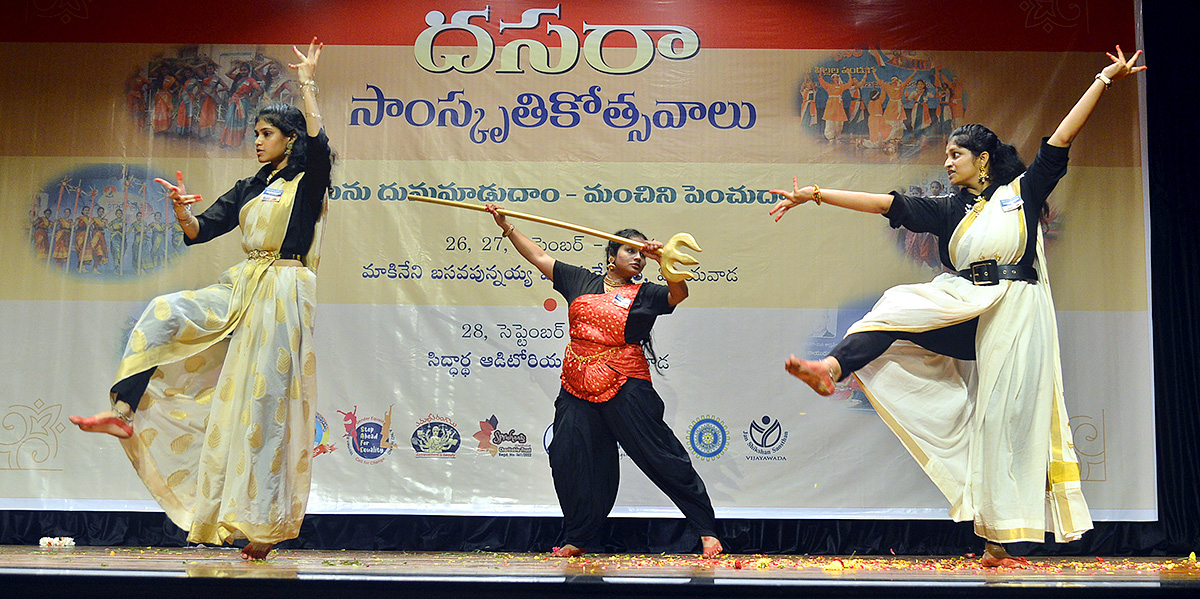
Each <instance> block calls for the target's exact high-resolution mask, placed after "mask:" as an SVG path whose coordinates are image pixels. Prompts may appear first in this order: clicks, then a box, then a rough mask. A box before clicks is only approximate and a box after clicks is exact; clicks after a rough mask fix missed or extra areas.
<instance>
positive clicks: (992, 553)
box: [979, 543, 1029, 568]
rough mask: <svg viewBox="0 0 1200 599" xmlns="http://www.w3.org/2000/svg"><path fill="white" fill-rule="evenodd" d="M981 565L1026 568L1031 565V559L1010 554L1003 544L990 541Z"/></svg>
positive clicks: (985, 566) (980, 561)
mask: <svg viewBox="0 0 1200 599" xmlns="http://www.w3.org/2000/svg"><path fill="white" fill-rule="evenodd" d="M979 565H981V566H983V567H984V568H1024V567H1026V566H1028V565H1029V560H1027V559H1025V558H1023V557H1013V556H1012V555H1009V553H1008V550H1006V549H1005V548H1004V546H1003V545H997V544H995V543H988V544H987V548H986V550H984V552H983V557H982V558H980V559H979Z"/></svg>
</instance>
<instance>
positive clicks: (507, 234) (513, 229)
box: [500, 225, 517, 237]
mask: <svg viewBox="0 0 1200 599" xmlns="http://www.w3.org/2000/svg"><path fill="white" fill-rule="evenodd" d="M516 230H517V226H516V225H512V226H510V227H509V228H507V229H505V230H504V233H502V234H501V235H500V236H501V237H508V236H509V235H512V232H513V231H516Z"/></svg>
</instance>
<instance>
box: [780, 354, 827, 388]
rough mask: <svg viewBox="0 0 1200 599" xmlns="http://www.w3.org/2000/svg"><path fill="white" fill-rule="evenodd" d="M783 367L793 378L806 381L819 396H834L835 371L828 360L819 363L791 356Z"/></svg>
mask: <svg viewBox="0 0 1200 599" xmlns="http://www.w3.org/2000/svg"><path fill="white" fill-rule="evenodd" d="M783 367H784V368H786V369H787V371H788V372H789V373H791V375H792V376H794V377H796V378H798V379H800V380H802V381H804V382H805V383H806V384H808V386H809V387H812V390H813V391H816V392H817V394H819V395H833V369H832V367H831V366H830V365H829V362H828V358H827V359H825V360H821V361H819V362H813V361H811V360H801V359H799V358H797V357H796V356H794V355H793V356H791V357H789V358H788V359H787V361H786V362H784V364H783Z"/></svg>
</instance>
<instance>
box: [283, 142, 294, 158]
mask: <svg viewBox="0 0 1200 599" xmlns="http://www.w3.org/2000/svg"><path fill="white" fill-rule="evenodd" d="M295 143H296V140H294V139H289V140H288V143H287V147H286V148H284V149H283V155H284V156H291V155H292V144H295Z"/></svg>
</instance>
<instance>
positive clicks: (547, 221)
mask: <svg viewBox="0 0 1200 599" xmlns="http://www.w3.org/2000/svg"><path fill="white" fill-rule="evenodd" d="M408 199H410V200H416V201H418V202H429V203H431V204H441V205H443V206H454V207H455V208H466V209H467V210H477V211H479V212H487V207H485V206H481V205H479V204H467V203H465V202H455V201H452V200H443V199H441V198H430V197H426V196H418V195H412V194H409V196H408ZM496 212H499V213H500V214H503V215H504V216H508V217H512V218H520V219H524V220H531V221H533V222H535V223H542V224H543V225H550V226H552V227H559V228H561V229H569V230H571V231H575V232H576V233H583V234H585V235H591V236H593V237H599V238H601V239H607V240H609V241H615V242H617V243H621V244H625V245H631V246H633V247H635V248H638V249H639V250H640V249H642V248H643V247H646V243H645V242H643V241H635V240H633V239H629V238H627V237H621V236H619V235H613V234H612V233H605V232H604V231H601V230H599V229H592V228H590V227H585V226H583V225H577V224H575V223H568V222H565V221H561V220H554V219H553V218H546V217H544V216H538V215H536V214H525V213H524V212H517V211H515V210H506V209H504V208H498V209H496Z"/></svg>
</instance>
